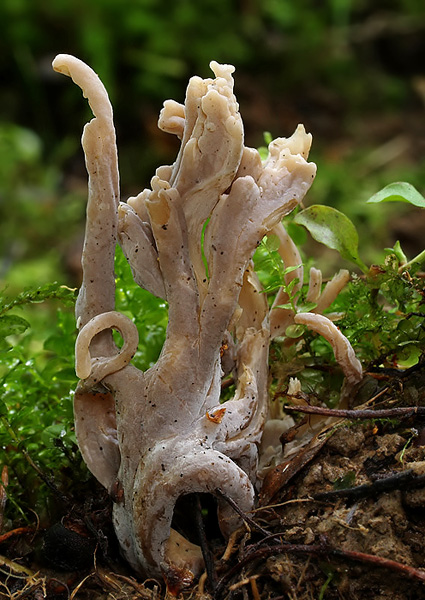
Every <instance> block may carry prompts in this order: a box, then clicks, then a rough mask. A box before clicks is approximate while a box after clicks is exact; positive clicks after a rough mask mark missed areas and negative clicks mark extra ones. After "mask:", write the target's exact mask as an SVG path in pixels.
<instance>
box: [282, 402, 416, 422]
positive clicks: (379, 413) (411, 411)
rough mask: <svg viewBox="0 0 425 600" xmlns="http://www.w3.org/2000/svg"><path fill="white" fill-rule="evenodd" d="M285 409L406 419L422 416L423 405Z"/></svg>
mask: <svg viewBox="0 0 425 600" xmlns="http://www.w3.org/2000/svg"><path fill="white" fill-rule="evenodd" d="M284 409H285V411H288V412H300V413H306V414H310V415H323V416H326V417H338V418H341V417H342V418H344V419H391V418H398V419H408V418H410V417H412V416H414V415H418V416H424V415H425V406H399V407H394V408H382V409H378V410H374V409H369V408H367V409H359V410H355V409H354V410H349V409H347V410H345V409H340V408H327V407H325V406H307V405H300V406H284Z"/></svg>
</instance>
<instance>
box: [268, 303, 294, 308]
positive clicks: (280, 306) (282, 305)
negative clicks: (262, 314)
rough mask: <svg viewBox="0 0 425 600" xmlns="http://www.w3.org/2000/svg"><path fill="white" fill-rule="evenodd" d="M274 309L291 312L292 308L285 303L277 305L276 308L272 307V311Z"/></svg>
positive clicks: (289, 304)
mask: <svg viewBox="0 0 425 600" xmlns="http://www.w3.org/2000/svg"><path fill="white" fill-rule="evenodd" d="M276 308H284V309H285V310H293V308H294V307H293V306H292V304H291V303H290V302H287V303H286V304H278V305H277V306H273V310H275V309H276Z"/></svg>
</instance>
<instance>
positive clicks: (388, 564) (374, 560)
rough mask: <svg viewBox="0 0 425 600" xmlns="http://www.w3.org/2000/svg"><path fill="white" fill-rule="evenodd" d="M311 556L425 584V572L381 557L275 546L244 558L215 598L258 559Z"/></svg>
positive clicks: (221, 583)
mask: <svg viewBox="0 0 425 600" xmlns="http://www.w3.org/2000/svg"><path fill="white" fill-rule="evenodd" d="M287 553H292V554H309V555H315V556H326V557H329V556H336V557H338V558H346V559H349V560H354V561H357V562H363V563H366V564H370V565H373V566H376V567H383V568H386V569H391V570H393V571H396V572H398V573H400V574H401V575H404V576H406V577H409V578H410V579H415V580H418V581H421V582H424V583H425V571H422V570H420V569H415V568H414V567H410V566H408V565H404V564H402V563H399V562H397V561H395V560H391V559H388V558H383V557H381V556H375V555H373V554H366V553H364V552H355V551H351V550H342V549H340V548H332V547H329V546H325V545H320V544H311V545H307V544H286V543H284V544H276V545H273V546H267V547H266V548H261V549H260V550H256V551H255V552H251V553H250V554H248V555H246V556H245V557H243V558H242V559H241V560H240V561H239V562H238V563H237V564H236V565H235V566H234V567H233V568H232V569H230V570H229V571H228V572H227V573H226V574H225V575H223V577H222V578H221V579H220V581H219V582H218V585H217V588H216V591H215V598H216V599H218V598H219V597H220V594H221V593H222V591H223V589H224V586H225V585H226V584H227V583H228V582H229V581H230V580H231V579H232V577H233V576H234V575H236V573H238V572H239V571H240V570H241V569H243V567H245V566H246V565H247V564H249V563H250V562H253V561H255V560H258V559H265V558H268V557H269V556H276V554H287Z"/></svg>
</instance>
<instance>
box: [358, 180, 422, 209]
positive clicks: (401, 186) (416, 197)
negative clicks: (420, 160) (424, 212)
mask: <svg viewBox="0 0 425 600" xmlns="http://www.w3.org/2000/svg"><path fill="white" fill-rule="evenodd" d="M368 202H370V203H377V202H408V203H409V204H413V205H414V206H420V207H421V208H425V198H424V197H423V196H422V194H420V193H419V192H418V190H417V189H416V188H415V187H413V185H411V184H410V183H406V182H404V181H397V182H395V183H390V184H389V185H387V186H385V187H384V188H383V189H382V190H380V191H379V192H376V194H374V195H373V196H372V197H371V198H369V200H368Z"/></svg>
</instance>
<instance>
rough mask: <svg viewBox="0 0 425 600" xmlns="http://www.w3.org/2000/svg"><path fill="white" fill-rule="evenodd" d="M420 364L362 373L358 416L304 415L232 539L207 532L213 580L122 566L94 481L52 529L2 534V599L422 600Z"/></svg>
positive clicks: (424, 417)
mask: <svg viewBox="0 0 425 600" xmlns="http://www.w3.org/2000/svg"><path fill="white" fill-rule="evenodd" d="M424 368H425V364H424V363H420V364H419V365H417V366H416V367H414V368H411V369H410V370H407V371H405V372H401V373H400V372H395V371H392V370H388V369H387V370H383V371H381V372H379V373H371V374H368V375H366V377H365V379H364V381H363V382H362V384H361V385H360V386H359V388H358V389H357V390H355V391H353V393H352V394H351V397H350V404H351V407H353V408H354V407H357V408H356V410H358V411H359V410H360V408H359V407H360V406H361V411H360V412H359V415H360V416H361V418H353V415H352V413H350V412H348V413H345V415H343V416H340V417H338V418H335V417H332V420H329V419H330V417H328V416H326V415H314V416H313V417H311V416H310V415H308V414H307V415H305V416H304V418H305V419H314V420H315V423H316V424H315V435H314V436H313V438H312V439H311V440H310V441H309V442H308V443H306V444H305V445H304V446H302V447H301V448H300V449H299V450H298V451H297V453H295V454H294V455H293V456H292V457H291V458H290V459H288V461H287V462H285V463H283V465H279V466H278V467H276V468H275V469H274V470H273V471H272V472H270V473H269V474H268V476H267V477H266V479H265V481H264V484H263V488H262V490H261V493H260V500H259V505H258V508H257V509H256V510H255V511H254V512H253V513H251V514H250V515H245V518H246V520H245V524H244V526H243V527H241V528H240V530H238V531H237V532H235V533H234V534H233V535H232V536H231V538H230V540H229V541H228V542H227V543H226V542H225V541H224V540H223V539H219V538H218V536H216V535H215V534H214V533H211V532H209V531H208V530H207V534H208V545H209V553H210V555H211V561H210V564H209V577H207V576H206V575H204V576H202V577H201V579H200V581H199V582H197V583H196V584H195V585H194V586H192V587H190V588H189V589H184V588H181V589H179V585H178V583H177V582H174V583H171V582H170V583H169V586H168V589H167V586H165V584H164V582H160V581H155V580H147V581H143V580H142V579H141V578H138V577H136V576H135V575H134V573H132V572H130V571H129V569H128V568H127V567H126V566H125V564H124V563H123V562H122V561H121V560H120V558H119V554H118V552H117V550H116V544H115V542H114V538H113V534H112V533H111V525H110V501H109V500H108V499H107V498H106V497H105V495H104V494H101V493H100V495H99V490H98V489H97V488H96V491H95V492H93V490H91V491H89V492H88V496H87V497H86V498H84V499H82V500H81V501H79V500H78V499H75V502H76V505H75V506H74V509H73V511H72V512H71V513H69V514H68V515H66V517H64V518H63V519H62V522H61V523H57V524H56V525H55V526H53V527H52V528H50V529H49V530H48V531H47V532H46V531H33V530H30V529H28V528H21V529H20V530H15V531H12V532H9V534H3V535H2V536H1V537H0V552H1V554H2V556H1V557H0V563H1V564H0V571H1V579H0V581H1V582H2V583H1V587H0V599H1V600H3V599H10V600H18V599H19V600H20V599H21V598H22V599H23V598H25V599H27V600H41V599H42V598H43V599H44V598H47V599H49V600H65V599H71V600H72V599H74V598H75V599H87V600H138V599H143V600H160V599H162V598H164V597H166V596H167V597H169V598H170V597H171V596H172V594H171V592H173V591H174V593H175V594H177V595H178V596H180V597H181V598H185V599H189V598H191V599H201V598H202V599H203V600H208V599H209V598H214V599H215V600H224V599H226V598H235V599H239V598H240V599H241V600H248V599H251V598H252V599H253V600H266V599H267V600H269V599H270V600H278V599H279V600H280V599H282V600H284V599H288V600H316V599H318V600H322V599H325V600H334V599H339V600H364V599H365V598H373V599H374V600H390V599H391V600H421V599H424V600H425V555H424V538H425V414H424V413H425V408H418V409H416V410H413V411H406V410H405V409H406V407H425V372H424V370H425V369H424ZM300 404H301V403H300ZM383 409H386V410H387V411H388V410H389V412H387V413H374V412H372V413H371V412H367V411H371V410H375V411H378V410H383ZM313 410H317V409H313ZM318 410H319V411H320V407H319V409H318ZM362 411H363V412H362ZM403 411H404V412H403ZM300 418H301V419H302V418H303V417H300ZM318 420H319V421H318ZM311 423H313V421H311ZM298 427H299V423H298ZM292 433H295V431H293V432H291V433H290V434H289V437H288V434H286V438H285V439H286V441H288V439H290V438H291V434H292ZM284 441H285V440H283V442H284ZM90 494H91V495H92V496H93V497H92V498H91V497H90ZM78 504H80V505H78ZM78 515H79V516H78ZM211 580H213V583H211Z"/></svg>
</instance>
